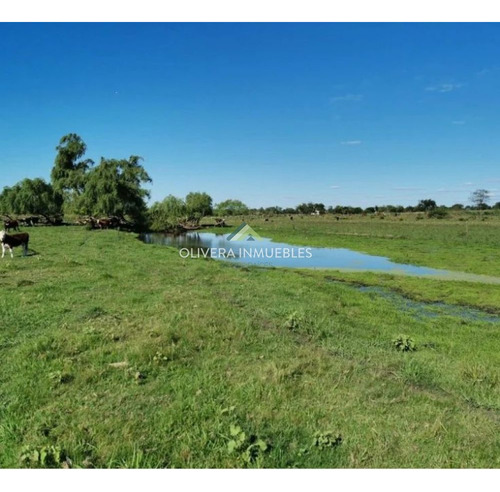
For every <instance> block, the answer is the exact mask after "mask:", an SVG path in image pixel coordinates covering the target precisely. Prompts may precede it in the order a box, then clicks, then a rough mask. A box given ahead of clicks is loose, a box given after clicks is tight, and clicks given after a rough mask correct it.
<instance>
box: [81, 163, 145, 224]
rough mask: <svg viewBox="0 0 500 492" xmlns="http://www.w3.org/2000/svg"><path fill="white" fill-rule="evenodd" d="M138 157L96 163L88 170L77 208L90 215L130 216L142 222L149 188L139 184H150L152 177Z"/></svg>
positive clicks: (138, 222) (133, 219)
mask: <svg viewBox="0 0 500 492" xmlns="http://www.w3.org/2000/svg"><path fill="white" fill-rule="evenodd" d="M140 160H141V158H140V157H139V156H131V157H130V158H129V159H105V158H102V159H101V162H100V163H99V165H98V166H96V167H94V168H92V169H91V170H90V171H88V173H87V177H86V181H85V188H84V190H83V193H82V194H81V196H80V198H79V199H78V209H79V210H80V211H81V212H83V213H86V214H90V215H115V216H117V217H123V218H129V219H131V220H132V221H134V222H135V223H136V224H137V225H142V224H143V223H144V222H145V219H146V212H147V207H146V199H147V198H149V191H148V190H146V189H144V188H143V187H142V186H143V185H144V184H146V183H150V182H151V178H150V177H149V175H148V173H147V172H146V170H145V169H144V167H143V166H142V165H141V164H140V163H139V161H140Z"/></svg>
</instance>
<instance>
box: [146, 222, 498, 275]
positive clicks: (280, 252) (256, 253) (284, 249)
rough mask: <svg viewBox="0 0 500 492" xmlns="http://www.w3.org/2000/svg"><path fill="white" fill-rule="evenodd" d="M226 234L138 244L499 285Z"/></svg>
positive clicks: (344, 252) (265, 262) (243, 259)
mask: <svg viewBox="0 0 500 492" xmlns="http://www.w3.org/2000/svg"><path fill="white" fill-rule="evenodd" d="M228 236H229V234H214V233H211V232H187V233H184V234H164V233H148V234H143V235H142V236H141V240H142V241H144V242H146V243H148V244H161V245H164V246H171V247H175V248H177V249H179V254H180V255H181V256H182V257H186V258H187V257H193V258H204V257H205V258H206V257H210V258H212V259H215V260H221V261H229V262H233V263H240V264H245V265H255V266H263V267H288V268H308V269H311V268H312V269H334V270H344V271H370V272H384V273H391V274H399V275H412V276H419V277H433V278H440V279H445V280H464V281H471V282H483V283H495V284H500V278H497V277H489V276H486V275H475V274H469V273H462V272H451V271H448V270H440V269H436V268H428V267H424V266H416V265H410V264H402V263H394V262H392V261H390V260H389V259H388V258H385V257H383V256H373V255H369V254H365V253H360V252H358V251H352V250H349V249H345V248H312V247H306V246H296V245H291V244H287V243H277V242H273V241H272V240H271V239H268V238H262V239H261V240H243V241H234V240H228Z"/></svg>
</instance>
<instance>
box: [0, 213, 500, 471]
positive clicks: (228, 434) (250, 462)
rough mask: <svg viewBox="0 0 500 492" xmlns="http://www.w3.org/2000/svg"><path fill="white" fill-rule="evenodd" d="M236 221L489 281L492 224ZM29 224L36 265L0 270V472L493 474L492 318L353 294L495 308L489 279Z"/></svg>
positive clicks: (497, 353) (7, 262) (21, 262)
mask: <svg viewBox="0 0 500 492" xmlns="http://www.w3.org/2000/svg"><path fill="white" fill-rule="evenodd" d="M247 220H248V222H249V223H250V224H251V225H252V227H254V228H255V229H256V230H257V231H258V232H259V233H260V234H262V235H264V236H267V237H272V238H274V239H276V240H280V241H286V242H293V243H295V244H306V245H311V246H332V247H350V248H352V249H356V250H359V251H364V252H368V253H372V254H379V255H384V256H388V257H390V258H391V259H393V260H395V261H399V262H412V263H415V264H420V265H426V266H432V267H438V268H448V269H452V270H460V271H466V272H472V273H478V274H487V275H494V276H500V253H499V247H498V246H499V244H500V221H498V220H497V219H488V220H486V221H481V220H477V221H471V222H467V223H464V222H461V221H458V220H456V221H455V220H447V221H442V220H435V221H431V220H423V221H415V220H411V219H405V220H403V221H399V220H396V219H394V220H388V219H385V220H379V219H369V218H363V219H361V218H360V219H353V220H341V221H336V220H335V219H334V218H332V217H305V218H303V219H301V218H300V217H296V218H295V219H294V220H293V221H292V220H290V219H288V218H271V219H270V220H269V221H267V222H264V220H263V219H252V218H247ZM235 225H238V224H235ZM29 232H30V234H31V247H32V248H33V249H34V250H36V251H37V252H38V254H37V255H33V256H29V257H26V258H22V257H21V256H20V252H19V251H16V256H15V258H14V259H13V260H11V259H10V258H7V257H6V258H4V259H3V260H1V261H0V316H1V317H0V319H1V325H0V357H1V367H2V371H1V373H0V466H2V467H21V466H25V467H37V466H53V467H60V466H72V467H271V468H275V467H279V468H285V467H312V468H314V467H326V468H334V467H343V468H344V467H365V468H366V467H412V468H413V467H488V468H490V467H498V466H499V465H500V458H499V457H500V440H499V432H498V430H499V415H500V389H499V383H500V369H499V368H500V337H499V336H498V334H499V326H500V325H499V323H491V322H483V321H472V320H467V319H460V318H458V317H454V316H447V315H443V316H437V317H433V318H421V317H418V316H415V315H414V313H412V312H408V311H402V310H400V309H399V308H398V307H397V306H396V305H394V303H392V302H390V301H389V300H387V299H384V298H383V297H380V296H378V295H376V294H374V293H367V292H360V291H359V290H358V289H357V288H356V286H355V285H354V284H359V283H363V284H369V285H383V286H385V287H389V288H393V289H395V290H398V291H399V292H402V293H404V294H406V295H408V296H409V297H412V298H414V299H420V300H441V301H445V302H448V303H451V304H462V305H469V306H476V307H479V308H483V309H487V310H488V311H491V312H497V313H498V312H500V286H499V285H486V284H484V285H483V284H473V283H468V282H456V281H447V282H445V281H439V280H430V279H419V278H409V277H397V278H396V277H394V276H391V275H382V274H380V275H375V274H366V273H339V272H332V271H306V270H297V271H294V270H280V269H269V270H266V269H259V268H246V267H237V266H233V265H230V264H225V263H221V262H216V261H213V260H204V259H200V260H194V259H181V258H180V257H179V255H178V252H177V251H176V250H175V249H172V248H165V247H162V246H155V245H146V244H143V243H142V242H141V241H139V240H138V239H137V236H136V235H135V234H132V233H123V232H117V231H87V230H85V229H84V228H77V227H60V228H48V227H47V228H44V227H40V228H32V229H30V230H29ZM336 280H338V282H337V281H336ZM400 334H402V335H406V336H409V337H411V338H412V339H413V340H414V342H415V344H416V350H415V351H407V352H403V351H399V350H397V348H396V347H395V344H394V343H393V340H394V339H395V338H396V337H397V336H398V335H400Z"/></svg>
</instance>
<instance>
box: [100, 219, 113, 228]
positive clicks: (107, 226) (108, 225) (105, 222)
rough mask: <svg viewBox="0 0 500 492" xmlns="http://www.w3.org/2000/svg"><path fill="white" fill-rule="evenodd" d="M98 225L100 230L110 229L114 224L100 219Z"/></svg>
mask: <svg viewBox="0 0 500 492" xmlns="http://www.w3.org/2000/svg"><path fill="white" fill-rule="evenodd" d="M97 225H98V226H99V229H109V228H110V227H111V225H112V224H111V220H109V219H98V220H97Z"/></svg>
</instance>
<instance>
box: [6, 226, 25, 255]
mask: <svg viewBox="0 0 500 492" xmlns="http://www.w3.org/2000/svg"><path fill="white" fill-rule="evenodd" d="M29 240H30V235H29V234H28V233H27V232H21V233H20V234H7V233H6V232H5V231H0V242H1V243H2V258H3V257H4V256H5V249H6V248H9V250H10V257H11V258H14V254H13V253H12V248H15V247H16V246H22V247H23V256H26V254H27V253H28V242H29Z"/></svg>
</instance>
